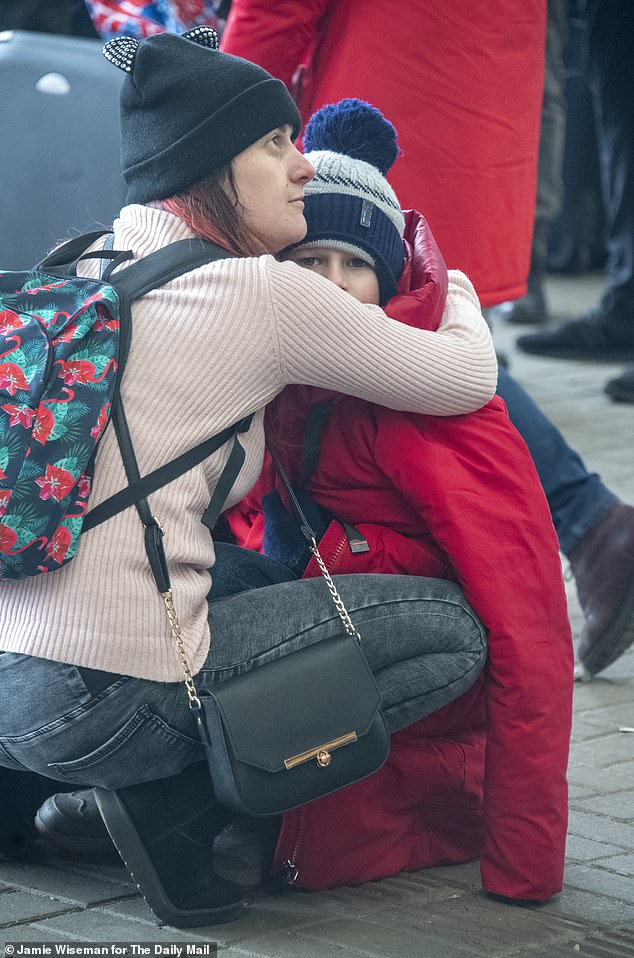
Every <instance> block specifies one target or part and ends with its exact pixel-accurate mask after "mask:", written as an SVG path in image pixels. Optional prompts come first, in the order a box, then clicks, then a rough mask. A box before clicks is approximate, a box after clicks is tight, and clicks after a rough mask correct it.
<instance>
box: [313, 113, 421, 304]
mask: <svg viewBox="0 0 634 958" xmlns="http://www.w3.org/2000/svg"><path fill="white" fill-rule="evenodd" d="M304 151H305V156H306V158H307V159H309V160H310V162H311V163H312V165H313V166H314V167H315V176H314V178H313V179H312V180H311V181H310V182H309V183H307V184H306V186H305V188H304V195H305V207H304V216H305V217H306V222H307V224H308V232H307V234H306V238H305V239H304V240H302V242H301V244H299V246H300V247H302V246H331V247H334V248H339V249H344V250H350V251H351V252H353V253H359V252H361V253H362V254H363V255H364V256H365V257H366V258H367V257H369V259H370V260H371V262H372V264H373V266H374V268H375V270H376V274H377V278H378V281H379V288H380V293H381V302H382V303H386V302H387V300H388V299H390V298H391V297H392V296H394V295H395V294H396V284H397V282H398V278H399V276H400V275H401V272H402V271H403V264H404V260H405V253H404V247H403V233H404V230H405V219H404V217H403V213H402V212H401V207H400V203H399V201H398V198H397V196H396V194H395V192H394V190H393V189H392V187H391V186H390V184H389V183H388V182H387V180H386V179H385V175H386V173H387V172H388V171H389V170H390V168H391V167H392V165H393V163H394V162H395V161H396V159H397V158H398V155H399V148H398V137H397V133H396V130H395V128H394V126H393V125H392V124H391V123H390V122H389V120H387V119H386V118H385V117H384V116H383V114H382V113H381V111H380V110H378V109H377V108H376V107H374V106H372V105H371V104H369V103H366V102H365V101H364V100H358V99H353V98H349V99H345V100H340V101H339V102H338V103H330V104H328V105H327V106H323V107H322V108H321V109H320V110H317V112H316V113H315V114H314V115H313V116H312V117H311V119H310V121H309V123H308V125H307V127H306V132H305V134H304ZM296 248H297V247H296Z"/></svg>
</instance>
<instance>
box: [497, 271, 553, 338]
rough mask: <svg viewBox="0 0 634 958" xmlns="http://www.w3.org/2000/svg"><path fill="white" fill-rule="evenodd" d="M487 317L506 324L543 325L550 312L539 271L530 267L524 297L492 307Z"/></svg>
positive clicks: (542, 277) (541, 274)
mask: <svg viewBox="0 0 634 958" xmlns="http://www.w3.org/2000/svg"><path fill="white" fill-rule="evenodd" d="M489 316H490V318H491V319H492V320H493V322H495V321H496V320H499V319H502V320H504V321H505V322H507V323H514V324H516V325H526V324H529V323H535V324H536V323H545V322H547V320H548V319H550V310H549V308H548V302H547V300H546V293H545V290H544V273H543V271H542V270H541V269H537V268H536V267H531V271H530V273H529V274H528V282H527V287H526V295H525V296H522V297H521V299H514V300H509V301H508V302H506V303H500V304H499V305H498V306H492V307H491V308H490V309H489Z"/></svg>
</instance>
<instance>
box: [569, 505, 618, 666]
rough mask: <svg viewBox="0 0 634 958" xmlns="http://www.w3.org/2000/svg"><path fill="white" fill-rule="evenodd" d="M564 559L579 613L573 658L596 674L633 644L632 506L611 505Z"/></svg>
mask: <svg viewBox="0 0 634 958" xmlns="http://www.w3.org/2000/svg"><path fill="white" fill-rule="evenodd" d="M568 558H569V560H570V568H571V570H572V573H573V575H574V577H575V581H576V585H577V594H578V596H579V604H580V605H581V609H582V611H583V614H584V616H585V626H584V630H583V633H582V636H581V641H580V643H579V648H578V649H577V657H578V659H579V661H580V662H581V664H582V665H583V666H584V668H585V669H586V670H587V671H588V672H589V673H590V674H591V675H596V674H597V672H601V671H602V670H603V669H605V668H607V667H608V665H611V664H612V662H615V661H616V660H617V659H618V658H619V656H621V655H623V653H624V652H626V651H627V649H628V648H629V647H630V646H631V645H632V643H634V508H633V507H632V506H628V505H625V504H624V503H622V502H619V503H617V504H616V505H615V506H614V508H613V509H612V510H611V511H610V512H609V513H608V515H607V516H606V518H605V519H603V520H602V521H601V522H600V523H599V524H598V525H597V526H595V527H594V528H593V529H590V531H589V532H588V533H586V535H585V536H584V537H583V539H582V540H581V542H580V543H579V544H578V545H577V546H575V548H574V549H573V550H572V552H571V553H570V555H569V557H568Z"/></svg>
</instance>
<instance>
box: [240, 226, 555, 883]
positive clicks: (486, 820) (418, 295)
mask: <svg viewBox="0 0 634 958" xmlns="http://www.w3.org/2000/svg"><path fill="white" fill-rule="evenodd" d="M406 239H407V240H409V241H410V242H409V243H406V245H407V247H408V251H409V254H410V256H409V261H408V264H407V266H406V270H405V272H404V275H403V278H402V280H401V284H400V287H399V288H400V289H401V290H407V289H409V288H410V287H412V288H413V289H414V291H413V292H410V293H409V294H403V295H400V296H397V297H395V298H394V299H392V300H391V301H390V303H389V304H388V306H387V307H386V312H388V313H389V315H390V316H393V317H394V318H395V319H401V320H403V321H407V322H409V323H410V324H413V323H414V322H415V321H416V318H417V317H418V325H421V326H425V327H426V328H435V325H436V324H437V320H438V315H439V310H440V312H442V304H443V303H444V296H445V289H446V287H445V286H444V285H443V283H444V280H445V275H446V274H444V272H443V270H444V264H443V263H442V260H441V259H440V258H439V256H438V255H437V251H436V252H434V250H435V247H434V244H433V238H431V237H430V235H429V233H428V231H427V229H426V225H425V222H424V220H423V219H422V217H420V216H418V214H416V213H409V214H407V227H406ZM411 244H413V249H412V245H411ZM412 253H413V255H412ZM416 286H420V288H418V289H417V288H416ZM324 395H325V394H324V391H322V390H315V389H312V388H310V387H290V388H289V389H287V390H285V392H284V393H283V394H282V396H281V397H280V398H278V400H276V402H277V403H279V404H281V406H280V408H281V409H282V410H283V416H284V423H283V432H284V436H285V438H286V439H288V445H287V446H286V448H285V451H286V460H287V463H286V464H287V465H290V467H291V472H292V468H293V460H294V459H296V458H297V456H296V455H295V454H294V453H293V452H292V451H291V452H290V453H289V449H290V450H293V449H295V450H297V449H298V447H299V448H301V443H298V439H299V438H300V437H301V434H302V428H303V422H304V419H305V415H306V412H307V410H308V409H309V408H310V406H311V404H312V403H313V402H315V401H321V400H323V398H324ZM289 458H290V462H289ZM296 465H297V463H296V462H295V466H296ZM276 484H277V480H276V478H275V476H274V474H273V472H272V471H271V464H270V461H268V463H267V464H266V465H265V470H264V472H263V474H262V476H261V478H260V480H259V482H258V484H257V485H256V487H255V488H254V489H253V490H252V492H251V493H250V494H249V496H247V498H246V499H245V500H243V502H242V503H241V504H240V505H239V506H237V507H236V508H235V509H234V510H232V511H231V513H230V516H229V518H230V522H231V525H232V528H233V530H234V533H235V534H236V536H237V540H238V544H241V545H247V546H250V547H252V548H256V549H257V548H260V545H261V539H262V529H263V522H262V515H261V510H260V496H261V495H263V494H264V493H265V492H266V491H268V490H269V489H271V488H272V487H273V486H275V485H276ZM307 488H308V490H309V491H310V492H311V494H312V496H313V498H314V499H315V501H316V502H317V503H318V504H319V505H321V506H323V507H324V508H325V509H326V510H329V511H330V512H332V513H334V514H335V515H336V516H338V517H339V518H341V519H343V520H345V521H346V522H350V523H353V524H354V525H355V526H356V527H357V529H358V530H359V531H360V532H362V534H363V535H364V536H365V537H366V539H367V540H368V543H369V545H370V551H369V552H367V553H361V554H358V555H353V554H352V553H351V551H350V549H349V547H348V544H347V540H346V537H345V535H344V533H343V529H342V526H341V525H340V523H338V522H336V521H334V522H332V523H331V525H330V527H329V528H328V530H327V532H326V534H325V536H324V537H323V539H322V540H321V542H320V550H321V553H322V556H323V558H324V560H325V561H326V564H327V565H328V567H329V569H330V571H331V572H332V573H344V572H381V573H386V572H387V573H408V574H411V575H428V576H432V577H437V578H447V579H454V580H457V581H458V582H459V583H460V584H461V586H462V588H463V589H464V592H465V595H466V597H467V599H468V601H469V602H470V603H471V605H472V607H473V609H474V610H475V612H476V614H477V615H478V616H479V617H480V619H481V620H482V622H483V623H484V625H485V627H486V628H487V630H488V633H489V661H488V663H487V666H486V669H485V673H484V676H483V680H482V681H478V682H477V683H476V684H475V686H474V687H473V688H472V689H471V690H470V691H469V692H467V693H466V694H465V695H463V696H462V697H461V698H459V699H457V700H456V701H454V702H451V703H450V704H448V705H447V706H445V707H444V708H442V709H440V710H438V711H437V712H435V713H433V714H432V715H429V716H427V717H426V718H424V719H422V720H421V721H419V722H417V723H415V724H413V725H412V726H410V727H409V728H406V729H403V730H402V731H400V732H397V733H395V734H394V735H393V736H392V747H391V752H390V757H389V759H388V762H387V763H386V764H385V765H384V767H383V768H382V769H380V770H379V772H377V773H376V774H375V775H373V776H371V777H370V778H369V779H365V780H364V781H362V782H358V783H357V784H356V785H353V786H351V787H350V788H348V789H344V790H343V791H340V792H337V793H336V794H334V795H331V796H327V797H326V798H323V799H321V800H320V801H317V802H313V803H311V804H310V805H307V806H305V807H304V808H302V809H299V810H296V811H293V812H290V813H287V814H286V815H285V816H284V825H283V829H282V834H281V836H280V842H279V844H278V849H277V853H276V860H277V863H278V864H281V863H282V862H283V861H284V860H286V859H290V860H292V861H293V862H294V865H295V866H296V868H297V871H298V884H299V885H300V887H303V888H311V889H324V888H331V887H334V886H337V885H343V884H358V883H360V882H363V881H368V880H371V879H376V878H382V877H386V876H388V875H393V874H397V873H398V872H399V871H402V870H415V869H419V868H426V867H430V866H432V865H437V864H442V863H457V862H462V861H466V860H468V859H471V858H474V857H477V856H478V855H480V856H481V873H482V882H483V886H484V888H485V889H487V890H488V891H491V892H495V893H497V894H500V895H506V896H508V897H511V898H528V899H534V900H545V899H547V898H549V897H551V896H552V895H553V894H555V893H556V892H558V891H559V890H560V889H561V884H562V878H563V865H564V850H565V837H566V826H567V785H566V767H567V759H568V743H569V739H570V727H571V711H572V642H571V635H570V626H569V622H568V615H567V605H566V597H565V593H564V588H563V582H562V576H561V565H560V560H559V553H558V543H557V538H556V535H555V532H554V529H553V527H552V523H551V518H550V512H549V509H548V505H547V503H546V500H545V498H544V495H543V492H542V489H541V486H540V483H539V479H538V477H537V474H536V472H535V468H534V466H533V462H532V460H531V458H530V455H529V453H528V450H527V448H526V446H525V444H524V442H523V440H522V439H521V438H520V436H519V435H518V433H517V432H516V430H515V429H514V427H513V426H512V424H511V422H510V420H509V419H508V415H507V413H506V408H505V406H504V403H503V402H502V400H501V399H499V397H495V398H494V399H493V400H491V402H489V403H488V404H487V405H486V406H485V407H484V408H483V409H481V410H479V411H478V412H475V413H471V414H470V415H468V416H454V417H434V416H419V415H413V414H408V413H402V412H395V411H393V410H388V409H384V408H382V407H378V406H374V405H372V404H370V403H366V402H363V401H362V400H358V399H352V398H349V397H343V396H338V397H335V398H333V399H332V406H331V413H330V417H329V420H328V424H327V426H326V428H325V430H324V432H323V434H322V445H321V455H320V458H319V463H318V466H317V469H316V470H315V472H314V474H313V477H312V479H311V481H310V483H309V484H308V486H307ZM317 574H318V570H317V568H316V564H315V561H314V559H313V560H311V563H310V564H309V566H308V568H307V571H306V575H317ZM344 601H345V596H344ZM423 640H424V639H423ZM388 641H389V635H386V642H388Z"/></svg>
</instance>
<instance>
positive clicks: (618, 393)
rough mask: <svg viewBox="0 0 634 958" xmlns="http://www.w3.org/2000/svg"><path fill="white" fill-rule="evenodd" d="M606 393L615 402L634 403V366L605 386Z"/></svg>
mask: <svg viewBox="0 0 634 958" xmlns="http://www.w3.org/2000/svg"><path fill="white" fill-rule="evenodd" d="M605 392H606V393H607V394H608V396H610V397H611V398H612V399H613V400H614V402H634V366H630V367H629V369H625V370H624V371H623V372H622V373H621V375H620V376H617V377H616V378H615V379H610V381H609V382H607V383H606V384H605Z"/></svg>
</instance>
